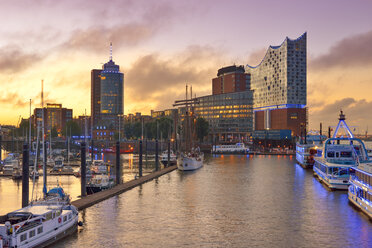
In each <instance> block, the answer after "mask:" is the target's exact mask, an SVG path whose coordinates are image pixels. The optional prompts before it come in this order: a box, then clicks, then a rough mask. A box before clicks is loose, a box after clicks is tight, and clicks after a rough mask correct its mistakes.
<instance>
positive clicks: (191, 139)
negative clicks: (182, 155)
mask: <svg viewBox="0 0 372 248" xmlns="http://www.w3.org/2000/svg"><path fill="white" fill-rule="evenodd" d="M190 100H192V85H191V86H190ZM192 111H193V108H192V102H191V104H190V111H189V112H190V118H189V128H190V149H191V148H192V147H194V144H193V139H194V135H193V133H194V132H193V126H194V125H192V122H193V118H192Z"/></svg>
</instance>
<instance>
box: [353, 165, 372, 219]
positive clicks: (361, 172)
mask: <svg viewBox="0 0 372 248" xmlns="http://www.w3.org/2000/svg"><path fill="white" fill-rule="evenodd" d="M348 198H349V201H350V202H351V203H353V204H354V205H355V206H356V207H357V208H359V209H360V210H361V211H363V212H364V213H365V214H366V215H367V216H368V217H369V219H370V220H372V163H363V164H360V165H359V166H358V167H357V168H355V174H354V175H352V176H351V177H350V186H349V192H348Z"/></svg>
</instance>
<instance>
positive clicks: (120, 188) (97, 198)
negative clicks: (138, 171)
mask: <svg viewBox="0 0 372 248" xmlns="http://www.w3.org/2000/svg"><path fill="white" fill-rule="evenodd" d="M175 169H177V165H173V166H169V167H166V168H164V169H162V170H159V171H155V172H153V173H151V174H148V175H146V176H143V177H140V178H139V179H136V180H132V181H129V182H126V183H123V184H119V185H117V186H115V187H113V188H111V189H108V190H104V191H101V192H98V193H95V194H92V195H88V196H86V197H84V198H82V199H79V200H76V201H73V202H72V205H74V206H75V207H76V208H77V209H78V210H79V211H80V210H83V209H85V208H87V207H90V206H92V205H94V204H96V203H99V202H101V201H104V200H106V199H108V198H110V197H113V196H116V195H119V194H121V193H123V192H125V191H127V190H130V189H132V188H134V187H137V186H139V185H141V184H143V183H146V182H148V181H151V180H153V179H155V178H158V177H160V176H162V175H164V174H167V173H169V172H171V171H174V170H175Z"/></svg>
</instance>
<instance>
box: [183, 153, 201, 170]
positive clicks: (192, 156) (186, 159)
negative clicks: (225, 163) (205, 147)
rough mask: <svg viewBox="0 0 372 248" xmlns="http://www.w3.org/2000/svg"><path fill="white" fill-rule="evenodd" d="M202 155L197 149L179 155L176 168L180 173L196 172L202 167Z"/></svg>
mask: <svg viewBox="0 0 372 248" xmlns="http://www.w3.org/2000/svg"><path fill="white" fill-rule="evenodd" d="M203 160H204V154H203V153H202V152H200V151H198V149H196V150H195V151H193V150H192V151H191V152H190V153H181V155H180V157H179V158H178V159H177V167H178V169H179V170H181V171H191V170H197V169H199V168H200V167H202V166H203Z"/></svg>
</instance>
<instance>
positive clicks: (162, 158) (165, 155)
mask: <svg viewBox="0 0 372 248" xmlns="http://www.w3.org/2000/svg"><path fill="white" fill-rule="evenodd" d="M160 161H161V162H162V163H163V164H164V166H168V150H165V151H163V153H162V154H161V155H160ZM175 164H177V155H176V154H174V152H173V150H170V156H169V165H175Z"/></svg>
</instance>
